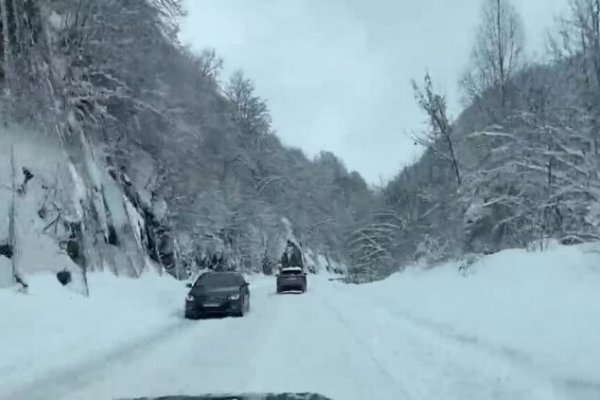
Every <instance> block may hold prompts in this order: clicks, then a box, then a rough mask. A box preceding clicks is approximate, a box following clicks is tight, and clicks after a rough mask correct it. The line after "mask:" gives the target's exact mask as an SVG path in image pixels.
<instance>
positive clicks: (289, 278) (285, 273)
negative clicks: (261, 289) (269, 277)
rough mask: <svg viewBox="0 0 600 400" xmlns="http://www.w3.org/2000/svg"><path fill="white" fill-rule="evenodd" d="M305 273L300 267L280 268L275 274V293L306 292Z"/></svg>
mask: <svg viewBox="0 0 600 400" xmlns="http://www.w3.org/2000/svg"><path fill="white" fill-rule="evenodd" d="M306 285H307V282H306V272H304V270H303V269H302V268H301V267H288V268H282V269H280V270H279V273H278V274H277V293H281V292H285V291H288V290H297V291H301V292H303V293H304V292H306Z"/></svg>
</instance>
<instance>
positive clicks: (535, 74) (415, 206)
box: [371, 0, 600, 275]
mask: <svg viewBox="0 0 600 400" xmlns="http://www.w3.org/2000/svg"><path fill="white" fill-rule="evenodd" d="M482 3H483V6H482V12H481V19H480V26H479V29H478V30H477V32H476V34H475V37H474V44H473V50H472V57H471V60H470V62H469V67H468V69H467V71H466V73H465V75H464V77H463V78H462V79H461V81H460V84H461V87H462V89H463V93H464V99H465V103H466V107H465V109H464V111H463V112H462V113H461V114H460V115H459V117H458V118H457V119H456V120H455V121H449V120H448V116H447V105H446V99H445V96H443V95H442V94H440V93H437V92H436V91H435V87H434V84H433V79H432V77H430V76H429V75H426V76H425V79H424V82H423V83H422V84H421V83H420V82H415V83H413V86H414V89H415V94H416V99H417V102H418V104H419V105H420V107H421V109H422V110H423V112H424V115H425V116H426V117H427V121H428V122H429V128H430V129H429V130H428V131H427V132H424V133H422V134H419V135H416V137H415V141H416V142H417V143H420V144H423V145H425V146H426V151H425V153H424V155H423V156H422V157H421V159H420V160H419V161H418V162H417V163H416V164H414V165H412V166H410V167H408V168H405V169H404V170H402V171H401V172H400V173H399V174H398V175H397V176H396V177H395V178H394V179H393V180H392V181H391V182H390V183H389V184H388V185H387V187H385V189H384V190H383V194H382V196H383V199H384V200H383V202H384V204H385V205H386V207H387V208H388V209H390V210H392V211H391V212H392V213H394V215H395V217H397V219H398V221H401V223H400V224H399V225H394V227H395V228H396V229H394V232H395V236H394V239H393V240H390V239H389V233H388V230H389V225H388V224H387V222H386V223H384V224H381V223H379V222H378V221H375V220H374V221H373V225H374V226H375V227H380V228H381V229H380V230H381V233H380V234H378V235H377V236H378V237H379V238H380V240H378V241H376V243H377V244H378V246H377V250H378V253H377V254H380V255H382V256H383V260H382V261H383V262H379V263H378V262H375V264H376V265H379V266H380V268H381V265H384V264H386V263H387V264H388V265H394V266H396V267H398V266H399V267H402V266H404V265H407V264H409V263H412V262H414V261H415V260H417V259H419V258H422V257H425V259H426V260H427V261H428V262H437V261H441V260H445V259H448V258H460V257H463V256H465V255H468V254H489V253H493V252H496V251H499V250H502V249H505V248H514V247H520V248H525V247H530V248H534V247H537V248H544V246H546V245H547V243H548V242H549V240H558V241H559V242H560V243H563V244H576V243H581V242H585V241H595V240H598V239H599V238H600V230H599V228H600V219H599V217H600V215H599V211H600V208H599V207H598V201H599V200H600V199H599V196H600V191H599V189H600V180H599V176H598V172H599V164H598V162H599V161H600V158H599V147H598V146H599V142H598V139H599V135H600V125H599V122H600V119H599V117H600V101H599V100H600V98H599V95H600V24H599V21H600V1H598V0H570V2H569V7H570V8H569V13H568V14H565V16H564V17H563V18H562V19H561V20H560V24H558V26H555V27H552V28H550V35H549V39H548V49H549V50H548V52H547V57H546V61H544V62H532V61H530V60H527V59H526V55H525V53H524V51H523V48H524V33H523V31H524V29H523V26H522V21H521V19H520V17H519V15H518V13H517V11H516V9H515V7H514V6H513V4H511V2H510V1H509V0H484V1H482ZM388 221H389V220H388ZM371 250H372V251H374V250H375V249H373V248H372V249H371ZM374 272H375V273H376V274H377V275H380V274H384V273H386V272H387V271H386V270H385V269H384V270H379V271H377V270H376V271H374Z"/></svg>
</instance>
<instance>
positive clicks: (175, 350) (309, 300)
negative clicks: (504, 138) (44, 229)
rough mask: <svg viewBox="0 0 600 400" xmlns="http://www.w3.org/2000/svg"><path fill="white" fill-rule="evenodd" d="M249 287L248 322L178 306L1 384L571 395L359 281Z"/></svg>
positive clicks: (531, 399)
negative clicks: (135, 331)
mask: <svg viewBox="0 0 600 400" xmlns="http://www.w3.org/2000/svg"><path fill="white" fill-rule="evenodd" d="M251 290H252V310H251V312H250V314H248V315H247V316H246V317H244V318H223V319H212V320H199V321H186V320H183V319H182V318H180V317H179V315H180V312H181V310H178V311H177V313H178V318H172V321H171V322H170V324H169V325H166V326H164V327H163V328H161V329H159V330H157V331H156V332H152V333H151V334H149V335H147V336H145V339H144V340H142V341H139V342H135V343H133V344H128V345H125V346H120V347H118V348H115V349H113V350H112V351H111V352H110V353H108V354H103V355H102V357H98V358H97V359H93V358H92V359H86V360H85V361H83V362H80V363H78V364H75V365H71V366H69V367H68V368H66V369H61V370H54V371H52V373H50V374H49V375H46V376H45V377H43V378H40V379H37V380H34V381H32V382H30V383H29V384H27V385H25V386H23V387H21V388H19V389H17V390H14V391H11V392H9V393H2V389H1V388H0V397H1V398H3V399H7V400H9V399H10V400H12V399H15V400H16V399H31V400H34V399H66V400H71V399H73V400H75V399H112V398H127V397H140V396H152V395H168V394H190V395H191V394H203V393H221V392H228V393H232V392H233V393H247V392H289V391H296V392H306V391H311V392H317V393H320V394H322V395H325V396H328V397H331V398H333V399H339V400H342V399H344V400H347V399H394V400H396V399H460V400H464V399H510V400H518V399H527V400H535V399H545V400H548V399H554V398H566V397H561V390H560V388H557V386H556V384H554V383H552V381H551V380H549V379H546V378H545V377H543V376H537V375H536V373H535V369H534V368H530V366H529V365H528V364H527V363H525V362H522V360H520V359H519V358H518V357H517V356H512V355H511V353H509V352H506V353H503V352H495V351H492V350H491V349H489V348H486V347H485V346H481V345H479V344H478V343H477V342H476V341H473V340H470V339H469V338H460V337H453V336H450V335H447V334H445V333H444V332H443V331H437V330H436V329H434V328H433V327H427V326H424V325H422V324H418V323H416V322H414V321H411V320H410V319H409V318H407V317H406V316H403V315H401V314H399V313H397V312H396V311H395V310H396V308H395V307H392V304H390V303H389V302H388V301H386V300H384V299H378V300H376V298H375V297H366V296H357V294H358V292H357V291H356V288H355V287H354V286H348V285H343V284H341V283H337V282H330V281H328V280H327V278H325V277H321V278H313V279H311V280H310V283H309V292H308V293H306V294H302V295H300V294H284V295H276V294H274V282H273V280H272V279H266V278H260V279H257V280H255V281H253V283H252V285H251ZM182 293H184V292H183V291H182ZM390 300H391V299H390ZM174 312H175V310H174ZM102 323H106V322H105V321H104V322H102ZM88 345H89V346H93V343H88Z"/></svg>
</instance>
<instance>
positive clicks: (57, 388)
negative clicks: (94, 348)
mask: <svg viewBox="0 0 600 400" xmlns="http://www.w3.org/2000/svg"><path fill="white" fill-rule="evenodd" d="M191 327H192V325H191V324H190V321H185V320H180V321H177V322H175V323H172V324H170V325H168V326H166V327H164V328H163V329H160V330H158V331H155V332H153V333H152V334H150V335H148V336H146V337H144V338H143V340H137V341H135V342H133V343H129V344H127V345H122V346H118V347H116V348H114V349H113V350H111V351H110V352H108V353H104V354H102V355H100V356H95V357H93V359H91V360H89V359H88V360H85V361H82V362H79V363H77V364H75V365H73V366H69V367H66V368H61V369H60V370H58V371H55V372H52V373H49V374H47V375H46V376H44V377H41V378H39V379H35V380H33V381H32V382H30V383H29V384H27V385H26V386H22V387H21V388H20V389H16V390H13V391H12V392H11V393H8V394H5V395H2V398H3V399H4V400H22V399H28V400H37V399H40V400H47V399H60V398H62V397H64V396H65V395H67V394H68V393H69V392H70V391H72V390H73V389H75V388H78V387H81V386H85V385H86V384H88V383H90V382H92V381H93V380H94V379H96V378H97V374H98V372H99V371H101V370H103V369H105V368H106V367H109V366H111V365H112V364H116V363H119V362H122V361H124V360H126V359H128V358H133V357H135V355H136V354H139V353H142V352H144V351H145V350H146V349H147V348H148V347H150V346H152V345H154V344H156V343H160V342H161V341H164V340H165V339H166V338H168V337H173V336H174V335H181V334H183V333H184V332H187V331H188V330H189V329H190V328H191ZM90 345H91V343H90Z"/></svg>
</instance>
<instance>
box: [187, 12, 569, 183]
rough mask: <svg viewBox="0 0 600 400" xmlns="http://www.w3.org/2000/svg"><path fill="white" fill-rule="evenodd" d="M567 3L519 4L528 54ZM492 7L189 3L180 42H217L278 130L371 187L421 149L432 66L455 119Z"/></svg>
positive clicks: (198, 45) (197, 46)
mask: <svg viewBox="0 0 600 400" xmlns="http://www.w3.org/2000/svg"><path fill="white" fill-rule="evenodd" d="M567 1H568V0H513V4H514V5H515V6H516V7H517V9H518V10H519V11H520V13H521V16H522V18H523V22H524V25H525V29H526V44H527V49H528V51H529V52H530V53H531V52H534V51H536V52H537V53H543V51H544V43H545V42H544V36H545V30H546V29H548V28H551V27H552V26H553V22H554V18H555V17H556V16H557V15H558V14H560V12H561V11H563V10H564V9H565V7H566V4H567ZM481 3H482V0H376V1H375V0H186V3H185V5H186V9H187V12H188V16H187V17H186V19H185V20H184V21H183V22H182V32H181V39H182V41H183V42H184V43H186V44H189V45H190V46H191V48H192V49H194V50H196V51H198V52H199V51H201V50H202V49H204V48H206V47H214V48H215V49H216V51H217V53H218V54H219V55H220V56H221V57H223V58H224V60H225V75H224V76H225V77H226V76H228V74H229V73H230V72H231V71H233V70H235V69H242V70H243V71H244V72H245V73H246V75H247V76H248V77H249V78H251V79H252V80H253V81H254V82H255V84H256V87H257V92H258V94H259V95H261V96H262V97H264V98H266V99H267V100H268V102H269V107H270V109H271V112H272V115H273V121H274V126H275V129H276V130H277V134H278V135H279V136H280V137H281V138H282V140H283V142H284V143H286V144H288V145H292V146H295V147H300V148H302V149H303V150H304V151H305V152H306V153H307V154H308V155H309V156H314V155H315V154H317V153H318V152H319V151H320V150H329V151H332V152H334V153H335V154H336V155H337V156H338V157H340V158H341V159H342V160H343V161H344V163H345V164H346V166H347V167H348V168H349V169H351V170H357V171H359V172H360V173H361V174H362V175H363V176H364V177H365V179H367V180H368V181H369V182H371V183H379V182H380V180H388V179H390V178H392V177H393V176H394V175H395V174H396V173H397V172H398V171H399V170H400V168H402V167H403V166H405V165H406V164H408V163H411V162H414V161H415V159H416V157H417V156H418V152H419V151H420V150H419V149H418V147H415V146H414V145H413V143H412V140H410V137H409V133H410V132H414V131H418V130H420V129H422V127H423V121H424V117H423V115H422V114H421V113H420V111H419V110H418V108H417V106H416V105H415V101H414V97H413V92H412V89H411V86H410V80H411V79H413V78H416V79H420V78H421V77H422V76H423V73H424V71H425V69H428V70H429V71H430V73H431V75H432V77H433V79H434V83H436V85H437V86H438V88H439V89H441V90H442V91H444V92H445V93H446V94H447V95H448V97H449V102H450V105H451V111H452V113H453V116H456V114H457V113H458V111H459V110H460V107H459V103H460V102H459V100H460V93H459V90H458V87H457V82H458V79H459V77H460V75H461V73H462V72H463V71H464V68H465V67H466V65H467V63H468V60H469V53H470V49H471V44H472V40H473V35H474V31H475V28H476V26H477V23H478V17H479V12H480V8H481Z"/></svg>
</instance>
